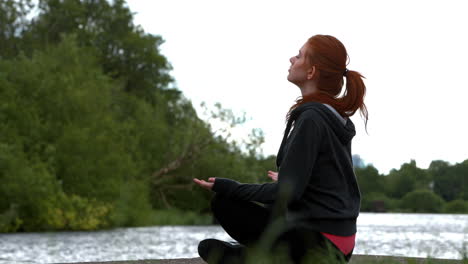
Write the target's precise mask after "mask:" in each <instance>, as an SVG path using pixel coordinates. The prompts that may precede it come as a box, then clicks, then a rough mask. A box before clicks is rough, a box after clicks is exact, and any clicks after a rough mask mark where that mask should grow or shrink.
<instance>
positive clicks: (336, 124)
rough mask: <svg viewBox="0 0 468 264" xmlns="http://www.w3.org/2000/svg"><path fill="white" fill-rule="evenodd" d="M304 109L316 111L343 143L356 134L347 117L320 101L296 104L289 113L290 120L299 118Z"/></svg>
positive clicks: (346, 142)
mask: <svg viewBox="0 0 468 264" xmlns="http://www.w3.org/2000/svg"><path fill="white" fill-rule="evenodd" d="M305 111H315V112H316V113H318V114H319V115H320V116H321V117H322V118H323V120H324V121H325V122H326V123H327V124H328V125H329V126H330V128H331V129H332V130H333V132H335V134H336V136H337V137H338V138H339V139H340V141H341V143H343V144H348V142H349V141H351V140H352V139H353V137H354V136H355V135H356V129H355V127H354V124H353V122H352V121H351V119H349V117H347V118H343V117H341V116H340V115H339V114H338V112H337V111H336V110H335V109H334V108H333V107H331V106H330V105H325V104H322V103H317V102H307V103H304V104H302V105H300V106H298V107H297V108H296V109H294V110H293V112H292V113H291V118H290V121H295V120H297V118H299V116H300V115H301V114H302V113H304V112H305ZM288 123H289V122H288ZM343 123H344V124H343Z"/></svg>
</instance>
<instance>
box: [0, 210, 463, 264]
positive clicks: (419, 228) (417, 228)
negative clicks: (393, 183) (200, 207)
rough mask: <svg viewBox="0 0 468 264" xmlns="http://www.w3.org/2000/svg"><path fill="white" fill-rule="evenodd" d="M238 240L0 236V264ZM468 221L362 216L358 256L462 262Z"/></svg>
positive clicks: (143, 234) (159, 251)
mask: <svg viewBox="0 0 468 264" xmlns="http://www.w3.org/2000/svg"><path fill="white" fill-rule="evenodd" d="M210 237H214V238H218V239H224V240H232V239H231V238H230V237H229V236H228V235H227V234H226V233H225V232H224V231H223V229H221V228H220V227H219V226H164V227H141V228H118V229H113V230H106V231H97V232H53V233H52V232H50V233H21V234H0V264H16V263H18V264H26V263H29V264H31V263H63V262H85V261H110V260H138V259H140V260H141V259H162V258H192V257H198V255H197V244H198V242H199V241H200V240H202V239H205V238H210ZM461 252H468V215H448V214H393V213H392V214H384V213H381V214H377V213H375V214H374V213H361V214H360V216H359V218H358V233H357V235H356V248H355V250H354V253H355V254H369V255H394V256H395V255H401V256H412V257H428V256H430V257H434V258H450V259H460V258H461V257H462V255H461V254H462V253H461Z"/></svg>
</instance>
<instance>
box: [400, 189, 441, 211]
mask: <svg viewBox="0 0 468 264" xmlns="http://www.w3.org/2000/svg"><path fill="white" fill-rule="evenodd" d="M444 203H445V202H444V200H443V199H442V198H441V197H440V196H438V195H437V194H435V193H434V192H432V191H428V190H416V191H412V192H409V193H407V194H406V195H405V196H403V199H402V200H401V208H402V209H407V210H409V211H411V212H416V213H439V212H441V211H442V208H443V206H444Z"/></svg>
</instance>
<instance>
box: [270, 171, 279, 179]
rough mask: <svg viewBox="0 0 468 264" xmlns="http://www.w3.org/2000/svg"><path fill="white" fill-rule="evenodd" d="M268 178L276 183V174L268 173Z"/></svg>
mask: <svg viewBox="0 0 468 264" xmlns="http://www.w3.org/2000/svg"><path fill="white" fill-rule="evenodd" d="M268 177H270V178H271V179H272V180H273V181H277V180H278V173H277V172H274V171H268Z"/></svg>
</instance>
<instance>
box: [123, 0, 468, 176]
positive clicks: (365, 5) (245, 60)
mask: <svg viewBox="0 0 468 264" xmlns="http://www.w3.org/2000/svg"><path fill="white" fill-rule="evenodd" d="M463 2H464V1H462V0H460V1H450V0H448V1H427V0H426V1H414V0H413V1H395V0H392V1H375V0H370V1H335V0H326V1H325V0H320V1H311V0H309V1H291V0H288V1H274V0H269V1H263V0H236V1H221V0H213V1H205V0H201V1H200V0H197V1H193V0H187V1H178V0H166V1H160V0H152V1H148V0H129V1H128V4H129V7H130V9H131V10H132V11H133V12H135V13H136V14H135V23H136V24H139V25H141V26H142V27H143V29H144V30H145V31H146V32H148V33H151V34H156V35H161V36H162V37H163V38H164V39H165V41H166V42H165V43H164V44H163V45H162V46H161V51H162V53H163V54H164V55H165V56H166V57H167V58H168V60H169V61H170V62H171V64H172V66H173V68H174V70H173V71H172V73H171V74H172V76H173V77H174V78H175V79H176V81H177V83H176V85H177V87H178V88H179V89H180V90H182V91H183V93H184V95H185V96H186V97H187V98H189V99H190V100H191V101H192V102H193V104H194V106H195V107H196V108H197V109H198V110H199V109H200V108H199V107H198V106H199V104H200V102H202V101H205V102H207V103H208V104H209V105H210V104H211V105H212V104H213V103H214V102H220V103H221V104H222V105H223V106H224V107H226V108H230V109H232V110H234V111H235V112H238V113H240V112H242V111H245V112H246V114H247V116H248V117H251V118H252V120H250V121H249V122H247V123H246V125H245V126H246V130H249V129H250V128H253V127H257V128H261V129H262V130H263V132H264V133H265V140H266V142H265V143H264V145H263V150H264V151H263V153H264V154H266V155H268V154H276V153H277V151H278V148H279V145H280V143H281V139H282V133H283V131H284V126H285V123H284V121H285V119H284V117H285V114H286V112H287V111H288V109H289V107H290V106H291V105H292V104H293V103H294V100H295V99H296V98H297V97H298V96H299V95H300V90H299V88H297V87H296V86H294V85H293V84H291V83H289V82H288V81H287V79H286V77H287V74H288V68H289V65H290V63H289V58H290V57H291V56H294V55H296V53H297V52H298V50H299V49H300V47H301V46H302V45H303V44H304V43H305V41H306V40H307V39H308V38H309V37H311V36H313V35H315V34H329V35H333V36H335V37H337V38H338V39H339V40H340V41H342V42H343V44H344V45H345V47H346V48H347V51H348V54H349V56H350V59H351V60H350V63H349V65H348V68H349V69H350V70H355V71H358V72H360V73H362V74H363V75H364V76H365V77H366V79H365V84H366V86H367V90H368V92H367V96H366V99H365V102H366V104H367V106H368V110H369V123H368V134H366V132H365V130H364V122H363V120H362V119H361V117H360V115H359V114H358V113H356V114H355V115H354V116H353V117H352V120H353V122H354V123H355V125H356V129H357V135H356V137H355V138H354V140H353V154H359V155H360V156H361V157H362V158H363V159H364V161H365V162H366V163H372V164H374V166H376V168H377V169H378V170H379V172H381V173H388V171H389V170H390V169H392V168H399V167H400V165H401V164H403V163H405V162H409V161H410V160H411V159H414V160H416V163H417V165H418V167H421V168H427V167H428V166H429V164H430V162H431V161H432V160H436V159H442V160H446V161H449V162H451V163H452V164H454V163H458V162H462V161H463V160H465V159H468V140H467V138H466V136H467V135H468V122H467V120H468V118H467V117H466V116H467V114H468V110H467V104H468V101H467V99H468V98H467V97H468V85H467V82H466V77H467V76H468V50H467V47H468V33H467V32H468V30H467V25H468V15H467V14H468V8H467V7H466V4H464V3H463ZM246 133H247V132H245V133H244V136H245V135H246ZM240 134H242V133H240Z"/></svg>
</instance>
